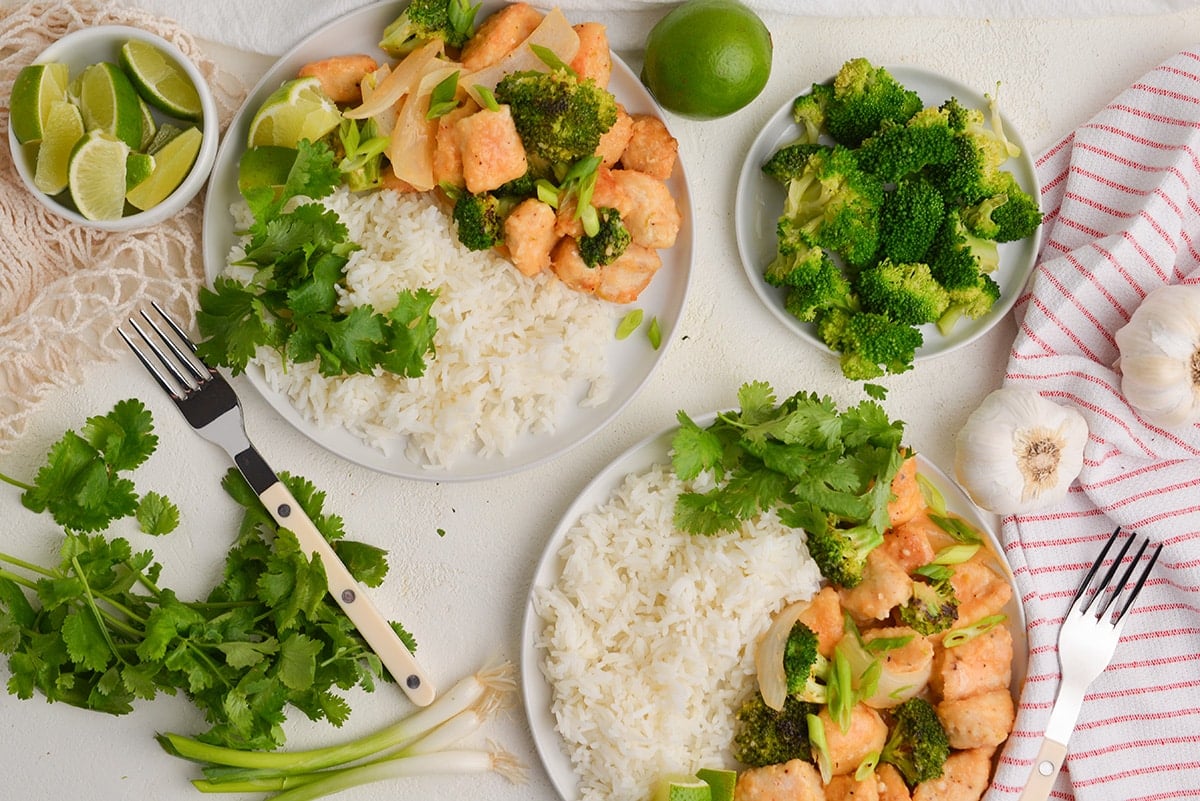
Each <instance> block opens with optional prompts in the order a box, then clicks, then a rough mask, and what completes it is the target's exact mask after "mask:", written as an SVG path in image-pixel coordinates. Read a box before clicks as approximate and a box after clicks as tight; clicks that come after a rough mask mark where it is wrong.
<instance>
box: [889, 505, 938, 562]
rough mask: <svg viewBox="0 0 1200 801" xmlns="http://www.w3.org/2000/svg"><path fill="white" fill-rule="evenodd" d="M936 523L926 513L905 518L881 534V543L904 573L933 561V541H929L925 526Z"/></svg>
mask: <svg viewBox="0 0 1200 801" xmlns="http://www.w3.org/2000/svg"><path fill="white" fill-rule="evenodd" d="M935 525H937V524H936V523H934V522H933V521H932V520H930V519H929V518H928V517H927V516H926V515H920V516H918V517H914V518H912V519H911V520H906V521H905V522H903V523H901V524H900V525H898V526H895V527H894V528H889V529H888V530H887V531H885V532H884V534H883V545H881V546H879V547H880V548H882V549H883V550H884V551H886V552H887V553H888V555H889V556H891V557H892V558H893V559H895V560H896V563H897V564H899V565H900V567H902V568H903V569H904V571H905V572H906V573H912V572H913V571H914V570H916V569H917V568H918V567H921V566H922V565H927V564H929V563H930V562H932V561H933V555H934V550H933V543H931V542H930V541H929V532H928V530H927V526H935Z"/></svg>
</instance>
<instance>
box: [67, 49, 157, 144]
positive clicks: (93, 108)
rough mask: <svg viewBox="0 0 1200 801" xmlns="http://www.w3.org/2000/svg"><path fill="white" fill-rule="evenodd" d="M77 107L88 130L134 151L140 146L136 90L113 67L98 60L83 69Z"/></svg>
mask: <svg viewBox="0 0 1200 801" xmlns="http://www.w3.org/2000/svg"><path fill="white" fill-rule="evenodd" d="M79 108H80V111H82V112H83V125H84V127H85V128H87V129H88V130H89V131H91V130H101V131H104V132H105V133H108V134H111V135H113V136H115V137H116V138H117V139H120V140H121V141H122V142H124V143H125V144H127V145H129V146H130V147H132V148H134V149H135V150H136V149H138V148H140V147H141V146H142V107H141V105H140V104H139V102H138V93H137V90H136V89H134V88H133V84H132V83H130V81H129V78H128V77H127V76H126V75H125V73H124V72H122V71H121V68H120V67H118V66H117V65H116V64H112V63H110V62H107V61H101V62H99V63H97V64H92V65H90V66H87V67H84V68H83V72H81V73H80V80H79Z"/></svg>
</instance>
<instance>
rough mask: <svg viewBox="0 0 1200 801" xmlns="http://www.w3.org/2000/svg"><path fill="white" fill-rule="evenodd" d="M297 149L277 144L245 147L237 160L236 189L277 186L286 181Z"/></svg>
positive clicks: (240, 190)
mask: <svg viewBox="0 0 1200 801" xmlns="http://www.w3.org/2000/svg"><path fill="white" fill-rule="evenodd" d="M296 154H297V151H296V150H295V149H294V148H290V147H281V146H279V145H259V146H258V147H251V148H247V150H246V151H245V152H244V153H242V157H241V158H240V159H239V160H238V191H239V192H241V193H242V194H243V195H245V194H246V193H247V192H249V191H251V190H253V189H258V188H261V187H278V186H283V185H284V184H285V183H286V182H287V177H288V174H289V173H290V172H291V171H292V165H293V164H295V163H296Z"/></svg>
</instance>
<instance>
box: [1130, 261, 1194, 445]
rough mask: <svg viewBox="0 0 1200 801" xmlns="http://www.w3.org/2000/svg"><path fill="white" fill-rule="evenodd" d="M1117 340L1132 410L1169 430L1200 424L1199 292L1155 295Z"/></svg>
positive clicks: (1174, 288) (1166, 290) (1165, 289)
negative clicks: (1199, 422)
mask: <svg viewBox="0 0 1200 801" xmlns="http://www.w3.org/2000/svg"><path fill="white" fill-rule="evenodd" d="M1115 338H1116V342H1117V349H1118V350H1119V351H1120V358H1119V359H1118V360H1117V367H1118V369H1120V371H1121V393H1122V394H1123V395H1124V396H1125V400H1126V401H1127V402H1128V403H1129V405H1130V406H1132V407H1133V408H1134V409H1136V410H1137V411H1138V413H1139V414H1140V415H1141V416H1142V417H1143V418H1144V419H1145V420H1146V421H1147V422H1149V423H1151V424H1153V425H1157V426H1162V427H1164V428H1173V427H1177V426H1182V425H1188V424H1192V423H1195V422H1198V421H1200V286H1197V285H1194V284H1172V285H1168V286H1162V287H1159V288H1158V289H1156V290H1154V291H1153V292H1151V293H1150V294H1148V295H1147V296H1146V297H1145V298H1144V299H1143V300H1142V302H1141V304H1140V305H1139V306H1138V307H1137V309H1135V310H1134V313H1133V315H1132V316H1131V317H1130V318H1129V322H1128V323H1126V324H1125V325H1124V326H1122V327H1121V328H1120V329H1119V330H1118V331H1117V332H1116V334H1115Z"/></svg>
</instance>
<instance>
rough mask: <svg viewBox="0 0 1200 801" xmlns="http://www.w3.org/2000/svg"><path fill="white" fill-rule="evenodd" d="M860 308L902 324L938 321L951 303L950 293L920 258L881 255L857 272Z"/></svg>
mask: <svg viewBox="0 0 1200 801" xmlns="http://www.w3.org/2000/svg"><path fill="white" fill-rule="evenodd" d="M855 288H856V289H857V291H858V299H859V302H860V303H862V307H863V309H865V310H866V311H869V312H875V313H876V314H882V315H885V316H886V317H887V318H888V319H890V320H894V321H895V322H898V323H904V324H905V325H922V324H923V323H933V322H937V320H938V318H939V317H941V316H942V313H943V312H945V311H946V308H947V307H948V306H949V305H950V295H949V293H948V292H946V290H945V289H943V288H942V285H941V284H939V283H938V282H937V281H936V280H935V279H934V277H933V275H932V274H931V273H930V271H929V265H928V264H924V263H922V262H909V263H901V262H894V261H892V260H890V259H884V260H883V261H881V262H879V264H877V265H875V266H874V267H868V268H867V269H865V270H863V271H861V272H860V273H859V274H858V278H857V280H856V281H855Z"/></svg>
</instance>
